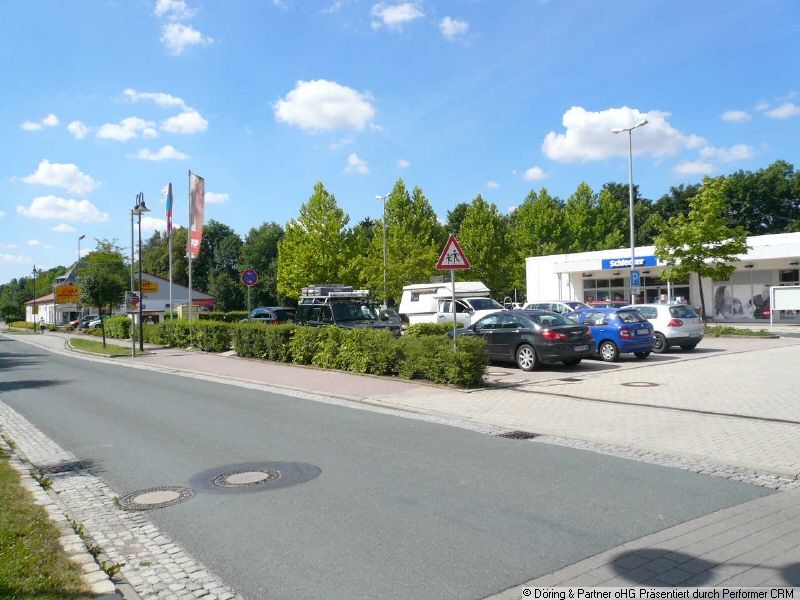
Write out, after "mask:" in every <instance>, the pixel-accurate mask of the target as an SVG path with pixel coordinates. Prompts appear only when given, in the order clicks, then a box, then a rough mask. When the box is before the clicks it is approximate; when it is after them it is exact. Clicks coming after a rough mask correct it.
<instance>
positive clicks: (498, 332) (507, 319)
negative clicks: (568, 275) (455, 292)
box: [448, 310, 594, 371]
mask: <svg viewBox="0 0 800 600" xmlns="http://www.w3.org/2000/svg"><path fill="white" fill-rule="evenodd" d="M448 335H449V336H450V337H452V335H453V332H449V333H448ZM460 335H464V336H476V335H479V336H481V337H483V338H484V339H485V340H486V353H487V355H488V357H489V359H490V360H496V361H500V362H515V363H516V364H517V366H518V367H519V368H520V369H522V370H523V371H533V370H534V369H535V368H536V367H537V366H538V365H539V364H541V363H554V362H562V363H564V364H565V365H567V366H575V365H577V364H579V363H580V362H581V360H583V359H584V358H588V357H591V356H592V355H593V354H594V340H592V333H591V331H590V330H589V327H587V326H586V325H579V324H577V323H576V322H575V321H572V320H571V319H567V318H566V317H564V316H562V315H559V314H557V313H553V312H548V311H544V310H508V311H504V312H498V313H493V314H490V315H487V316H485V317H483V318H481V319H479V320H478V321H476V322H475V323H473V324H472V325H470V326H469V327H466V328H462V329H459V330H456V336H460Z"/></svg>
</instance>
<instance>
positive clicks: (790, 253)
mask: <svg viewBox="0 0 800 600" xmlns="http://www.w3.org/2000/svg"><path fill="white" fill-rule="evenodd" d="M747 245H748V246H749V247H750V249H749V250H748V252H747V254H744V255H740V256H739V257H738V258H739V261H738V262H736V263H735V267H736V271H735V272H734V273H733V274H732V275H731V277H730V279H728V280H727V281H710V280H708V279H704V280H703V294H704V296H705V310H706V313H707V314H708V316H709V317H711V318H713V319H714V320H715V321H723V322H736V321H749V322H759V321H764V320H766V321H769V319H770V313H769V298H770V294H769V289H770V288H771V287H772V286H786V285H798V284H800V232H798V233H778V234H773V235H761V236H753V237H749V238H747ZM635 255H636V269H637V270H638V271H639V273H640V277H641V278H640V285H639V286H638V287H635V288H633V289H632V287H631V277H630V270H631V269H630V262H631V255H630V248H627V249H626V248H621V249H619V250H600V251H597V252H581V253H577V254H555V255H551V256H531V257H528V258H526V259H525V263H526V291H527V301H528V302H536V301H547V300H581V301H584V302H590V301H593V300H615V299H619V300H625V301H628V302H630V301H631V299H632V298H633V294H634V292H635V294H636V302H637V303H642V302H667V301H673V302H686V303H687V304H689V305H690V306H693V307H695V308H697V309H699V308H700V287H699V283H698V281H697V277H696V276H692V277H691V280H690V281H685V280H684V281H667V280H666V279H663V278H662V276H661V274H662V271H663V270H664V267H665V265H664V263H662V262H659V261H658V260H657V259H656V257H655V252H654V248H653V246H642V247H639V248H636V252H635ZM772 316H773V319H774V320H775V321H776V322H788V323H791V322H796V323H800V314H798V312H797V311H788V310H787V311H776V313H775V314H774V315H772Z"/></svg>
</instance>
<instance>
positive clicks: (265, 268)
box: [239, 223, 283, 306]
mask: <svg viewBox="0 0 800 600" xmlns="http://www.w3.org/2000/svg"><path fill="white" fill-rule="evenodd" d="M281 239H283V227H281V226H280V225H278V224H277V223H262V224H261V225H260V226H258V227H253V228H252V229H251V230H250V231H249V232H248V233H247V236H246V237H245V240H244V244H242V248H241V251H240V253H239V264H240V266H241V269H255V271H256V273H258V283H257V284H256V285H255V286H253V288H252V290H251V294H252V298H251V300H252V302H253V306H274V305H278V304H281V302H280V296H279V295H278V242H280V241H281Z"/></svg>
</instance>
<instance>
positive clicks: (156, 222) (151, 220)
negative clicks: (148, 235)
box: [142, 215, 167, 232]
mask: <svg viewBox="0 0 800 600" xmlns="http://www.w3.org/2000/svg"><path fill="white" fill-rule="evenodd" d="M166 230H167V222H166V220H164V219H159V218H157V217H151V216H149V215H145V216H143V217H142V231H147V232H150V231H166Z"/></svg>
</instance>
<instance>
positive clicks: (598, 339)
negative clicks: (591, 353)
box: [569, 307, 655, 362]
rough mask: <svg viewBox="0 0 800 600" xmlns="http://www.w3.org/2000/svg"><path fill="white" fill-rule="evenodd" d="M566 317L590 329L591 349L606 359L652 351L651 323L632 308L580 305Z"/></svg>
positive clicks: (613, 359)
mask: <svg viewBox="0 0 800 600" xmlns="http://www.w3.org/2000/svg"><path fill="white" fill-rule="evenodd" d="M569 317H570V318H571V319H574V320H576V321H577V322H578V323H580V324H581V325H587V326H588V327H589V329H591V330H592V336H593V337H594V344H595V348H594V350H595V352H596V353H597V354H598V355H600V358H601V359H603V360H604V361H606V362H614V361H616V360H618V359H619V355H620V354H621V353H627V352H632V353H633V355H634V356H635V357H636V358H639V359H644V358H647V357H648V356H650V352H652V351H653V344H654V343H655V339H654V337H653V333H654V331H653V326H652V325H651V324H650V322H649V321H648V320H647V319H645V318H644V317H643V316H642V315H641V314H640V313H639V312H637V311H635V310H633V309H632V308H625V309H617V308H594V307H592V308H584V309H582V310H579V311H575V312H574V313H572V314H571V315H569Z"/></svg>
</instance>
